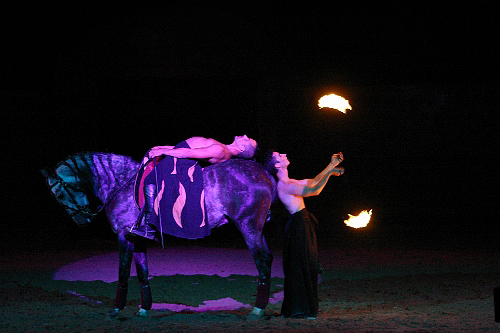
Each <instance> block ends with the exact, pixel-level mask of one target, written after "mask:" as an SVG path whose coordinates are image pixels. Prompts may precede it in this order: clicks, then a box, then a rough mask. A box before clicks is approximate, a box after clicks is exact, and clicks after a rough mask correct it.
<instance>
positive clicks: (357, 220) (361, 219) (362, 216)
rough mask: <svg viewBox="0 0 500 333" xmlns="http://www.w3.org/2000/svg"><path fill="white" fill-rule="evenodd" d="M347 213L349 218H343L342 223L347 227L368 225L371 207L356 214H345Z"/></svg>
mask: <svg viewBox="0 0 500 333" xmlns="http://www.w3.org/2000/svg"><path fill="white" fill-rule="evenodd" d="M347 215H349V219H347V220H344V223H345V224H346V225H347V226H348V227H352V228H356V229H358V228H364V227H366V226H367V225H368V223H369V222H370V218H371V216H372V209H370V211H369V212H368V211H366V210H364V211H362V212H361V213H359V215H358V216H353V215H351V214H347Z"/></svg>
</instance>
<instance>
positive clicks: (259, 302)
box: [253, 246, 273, 309]
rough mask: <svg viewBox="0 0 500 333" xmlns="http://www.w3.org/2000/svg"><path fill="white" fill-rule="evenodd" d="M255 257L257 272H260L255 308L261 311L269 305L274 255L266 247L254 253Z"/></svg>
mask: <svg viewBox="0 0 500 333" xmlns="http://www.w3.org/2000/svg"><path fill="white" fill-rule="evenodd" d="M266 250H267V251H266ZM253 257H254V260H255V264H256V265H257V270H258V271H259V279H258V284H257V296H256V299H255V307H256V308H259V309H265V308H266V306H267V304H268V303H269V292H270V289H271V266H272V263H273V255H272V254H271V253H270V252H269V250H268V249H267V246H266V247H265V249H262V250H258V251H256V252H255V253H253Z"/></svg>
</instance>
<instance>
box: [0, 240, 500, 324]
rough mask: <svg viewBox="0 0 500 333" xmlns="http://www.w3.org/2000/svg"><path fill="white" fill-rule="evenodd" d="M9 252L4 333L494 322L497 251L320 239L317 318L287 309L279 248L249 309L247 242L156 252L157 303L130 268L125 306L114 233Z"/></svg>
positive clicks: (2, 281)
mask: <svg viewBox="0 0 500 333" xmlns="http://www.w3.org/2000/svg"><path fill="white" fill-rule="evenodd" d="M73 245H74V246H72V247H71V248H66V249H61V248H58V249H53V248H52V249H51V248H50V247H49V248H45V249H43V248H37V249H36V250H34V249H33V248H31V249H24V250H12V249H11V250H10V251H9V253H5V254H3V255H2V259H1V260H2V265H1V269H0V306H1V310H2V311H1V312H0V331H2V332H62V331H64V332H134V333H136V332H193V331H198V332H263V331H269V332H497V331H499V330H500V324H497V323H495V318H494V298H493V289H494V287H496V286H497V285H500V283H499V272H500V263H499V260H498V256H497V255H495V254H493V253H487V252H471V251H467V252H465V251H461V250H454V251H452V250H423V249H419V250H408V249H404V250H403V249H385V250H384V249H367V248H364V249H361V248H342V247H338V246H337V247H335V246H332V245H329V244H328V242H326V243H325V244H320V256H321V262H322V264H323V267H324V270H325V273H324V274H322V276H321V280H322V282H321V284H320V287H319V297H320V304H319V305H320V314H319V318H318V319H316V320H307V319H285V318H282V317H281V316H280V315H279V313H280V307H281V300H282V297H283V295H282V288H283V274H282V270H281V259H280V253H279V252H278V253H276V252H275V253H274V255H275V262H274V268H273V282H272V287H271V291H272V294H273V295H272V298H271V304H269V306H268V307H267V309H266V312H265V316H264V317H262V318H252V317H250V316H248V314H249V312H250V310H251V307H252V305H253V303H254V301H255V290H256V283H255V282H256V273H257V272H256V269H255V267H254V265H253V261H252V258H251V256H250V254H249V253H248V251H246V250H245V248H244V247H241V246H237V247H220V246H213V247H212V246H209V247H205V246H199V245H196V246H185V244H182V245H176V246H173V247H170V248H168V249H166V250H162V249H161V248H157V247H153V248H151V249H150V250H149V262H150V269H151V272H150V273H151V282H150V284H151V288H152V292H153V298H154V307H153V310H151V311H149V313H148V316H147V317H146V318H139V317H136V316H135V315H134V314H135V312H136V311H137V308H138V305H139V303H140V297H139V288H138V283H137V281H136V278H135V276H133V277H131V280H130V287H129V300H128V303H127V307H126V308H125V310H123V311H122V312H121V313H120V315H119V317H118V318H115V319H110V318H108V316H107V313H108V311H109V310H110V309H111V307H112V304H113V298H114V293H115V290H116V275H117V265H118V253H117V251H116V250H115V248H116V244H115V242H113V241H110V240H105V241H79V243H77V244H73Z"/></svg>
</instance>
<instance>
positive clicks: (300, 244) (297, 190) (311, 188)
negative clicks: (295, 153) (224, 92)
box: [265, 152, 344, 319]
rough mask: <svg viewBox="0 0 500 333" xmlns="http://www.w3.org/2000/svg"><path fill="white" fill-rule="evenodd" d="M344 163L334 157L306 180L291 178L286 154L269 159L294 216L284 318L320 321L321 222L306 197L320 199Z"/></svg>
mask: <svg viewBox="0 0 500 333" xmlns="http://www.w3.org/2000/svg"><path fill="white" fill-rule="evenodd" d="M343 159H344V157H343V155H342V153H338V154H334V155H333V156H332V159H331V161H330V163H329V164H328V166H327V167H326V168H325V169H324V170H323V171H322V172H321V173H320V174H318V175H317V176H316V177H315V178H314V179H303V180H296V179H291V178H289V177H288V165H289V164H290V162H289V161H288V158H287V156H286V154H280V153H278V152H272V154H270V155H269V156H268V157H267V159H266V162H265V165H266V168H267V170H268V171H269V172H270V173H271V174H273V175H274V176H275V177H276V178H277V179H278V196H279V198H280V200H281V202H282V203H283V204H284V205H285V207H286V209H287V210H288V212H289V213H290V214H291V216H290V219H289V220H288V222H287V224H286V227H285V235H284V242H283V271H284V273H285V287H284V293H285V296H284V300H283V305H282V307H281V314H282V315H283V316H284V317H293V318H309V319H316V317H317V316H318V274H319V273H320V265H319V261H318V245H317V240H316V231H315V226H316V224H317V220H316V218H315V217H314V216H313V215H312V214H311V213H309V212H308V211H307V210H306V206H305V204H304V197H310V196H316V195H319V194H320V193H321V191H322V190H323V188H324V187H325V185H326V183H327V182H328V179H329V178H330V176H331V175H335V176H340V175H342V174H343V173H344V168H342V167H337V165H338V164H340V162H342V160H343Z"/></svg>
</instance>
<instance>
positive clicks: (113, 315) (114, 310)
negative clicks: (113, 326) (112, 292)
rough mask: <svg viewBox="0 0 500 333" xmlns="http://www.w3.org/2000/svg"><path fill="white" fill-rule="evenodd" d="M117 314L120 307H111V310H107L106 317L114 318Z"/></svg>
mask: <svg viewBox="0 0 500 333" xmlns="http://www.w3.org/2000/svg"><path fill="white" fill-rule="evenodd" d="M119 315H120V309H118V308H113V309H111V310H109V311H108V315H107V318H109V319H115V318H118V316H119Z"/></svg>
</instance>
